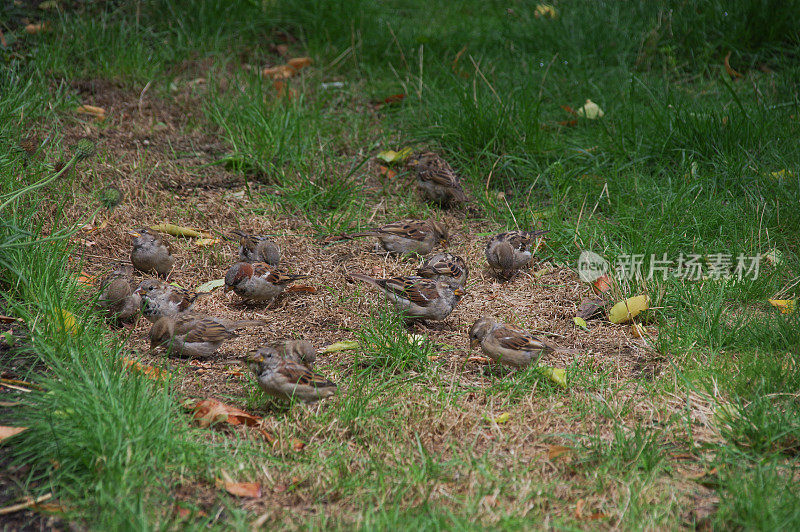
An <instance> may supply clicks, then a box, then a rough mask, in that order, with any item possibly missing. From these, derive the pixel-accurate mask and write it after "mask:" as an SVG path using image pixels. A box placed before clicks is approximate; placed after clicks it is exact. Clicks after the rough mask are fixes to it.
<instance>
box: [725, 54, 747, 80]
mask: <svg viewBox="0 0 800 532" xmlns="http://www.w3.org/2000/svg"><path fill="white" fill-rule="evenodd" d="M723 63H724V64H725V72H727V73H728V75H729V76H730V77H731V78H733V79H737V78H743V77H744V76H742V75H741V74H740V73H738V72H736V71H735V70H734V69H733V67H731V52H728V55H726V56H725V60H724V61H723Z"/></svg>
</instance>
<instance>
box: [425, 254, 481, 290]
mask: <svg viewBox="0 0 800 532" xmlns="http://www.w3.org/2000/svg"><path fill="white" fill-rule="evenodd" d="M468 274H469V270H468V269H467V263H466V262H465V261H464V259H462V258H461V257H458V256H456V255H452V254H450V253H437V254H436V255H434V256H433V257H431V258H429V259H427V260H426V261H425V262H423V263H422V266H420V267H419V268H418V269H417V275H419V276H420V277H425V278H426V279H433V280H436V281H442V280H446V279H454V280H455V281H456V282H457V283H458V284H460V285H461V286H464V285H465V284H466V282H467V275H468Z"/></svg>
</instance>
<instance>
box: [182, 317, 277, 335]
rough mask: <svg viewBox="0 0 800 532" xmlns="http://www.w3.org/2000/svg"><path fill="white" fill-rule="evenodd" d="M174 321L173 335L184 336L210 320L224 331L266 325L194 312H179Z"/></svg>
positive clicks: (263, 322)
mask: <svg viewBox="0 0 800 532" xmlns="http://www.w3.org/2000/svg"><path fill="white" fill-rule="evenodd" d="M172 319H173V320H174V321H175V333H176V334H185V333H187V332H189V331H190V330H191V329H192V328H194V327H195V326H196V325H197V324H198V323H199V322H200V321H202V320H212V321H215V322H217V323H219V324H220V325H222V326H223V327H225V328H226V329H230V330H232V331H235V330H237V329H241V328H242V327H248V326H259V325H266V324H267V322H266V321H264V320H229V319H227V318H220V317H218V316H208V315H206V314H199V313H196V312H181V313H179V314H176V315H175V316H173V317H172Z"/></svg>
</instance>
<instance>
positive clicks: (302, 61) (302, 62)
mask: <svg viewBox="0 0 800 532" xmlns="http://www.w3.org/2000/svg"><path fill="white" fill-rule="evenodd" d="M311 63H312V61H311V58H310V57H294V58H292V59H289V60H288V61H287V62H286V64H287V65H289V66H290V67H292V68H293V69H295V70H300V69H302V68H305V67H307V66H310V65H311Z"/></svg>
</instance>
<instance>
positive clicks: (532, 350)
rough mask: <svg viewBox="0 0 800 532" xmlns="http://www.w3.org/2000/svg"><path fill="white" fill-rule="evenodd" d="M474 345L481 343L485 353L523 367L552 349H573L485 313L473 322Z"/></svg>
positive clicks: (506, 362) (493, 358) (470, 331)
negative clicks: (555, 343) (559, 345)
mask: <svg viewBox="0 0 800 532" xmlns="http://www.w3.org/2000/svg"><path fill="white" fill-rule="evenodd" d="M469 343H470V347H471V348H473V349H474V348H475V347H478V345H480V346H481V350H482V351H483V352H484V354H485V355H486V356H487V357H489V358H491V359H492V360H494V361H495V362H500V363H501V364H505V365H506V366H511V367H513V368H523V367H525V366H528V365H530V364H531V363H535V362H536V361H538V360H539V358H540V357H541V356H542V355H544V354H547V353H552V352H553V351H562V352H570V351H569V350H562V349H559V348H557V347H555V346H553V345H551V344H549V343H547V342H546V341H544V340H542V339H541V338H537V337H536V336H533V335H532V334H531V333H529V332H527V331H524V330H522V329H518V328H516V327H512V326H511V325H506V324H504V323H498V322H497V321H495V320H494V319H493V318H490V317H488V316H483V317H482V318H479V319H478V320H476V321H475V323H473V324H472V327H471V328H470V330H469Z"/></svg>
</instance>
